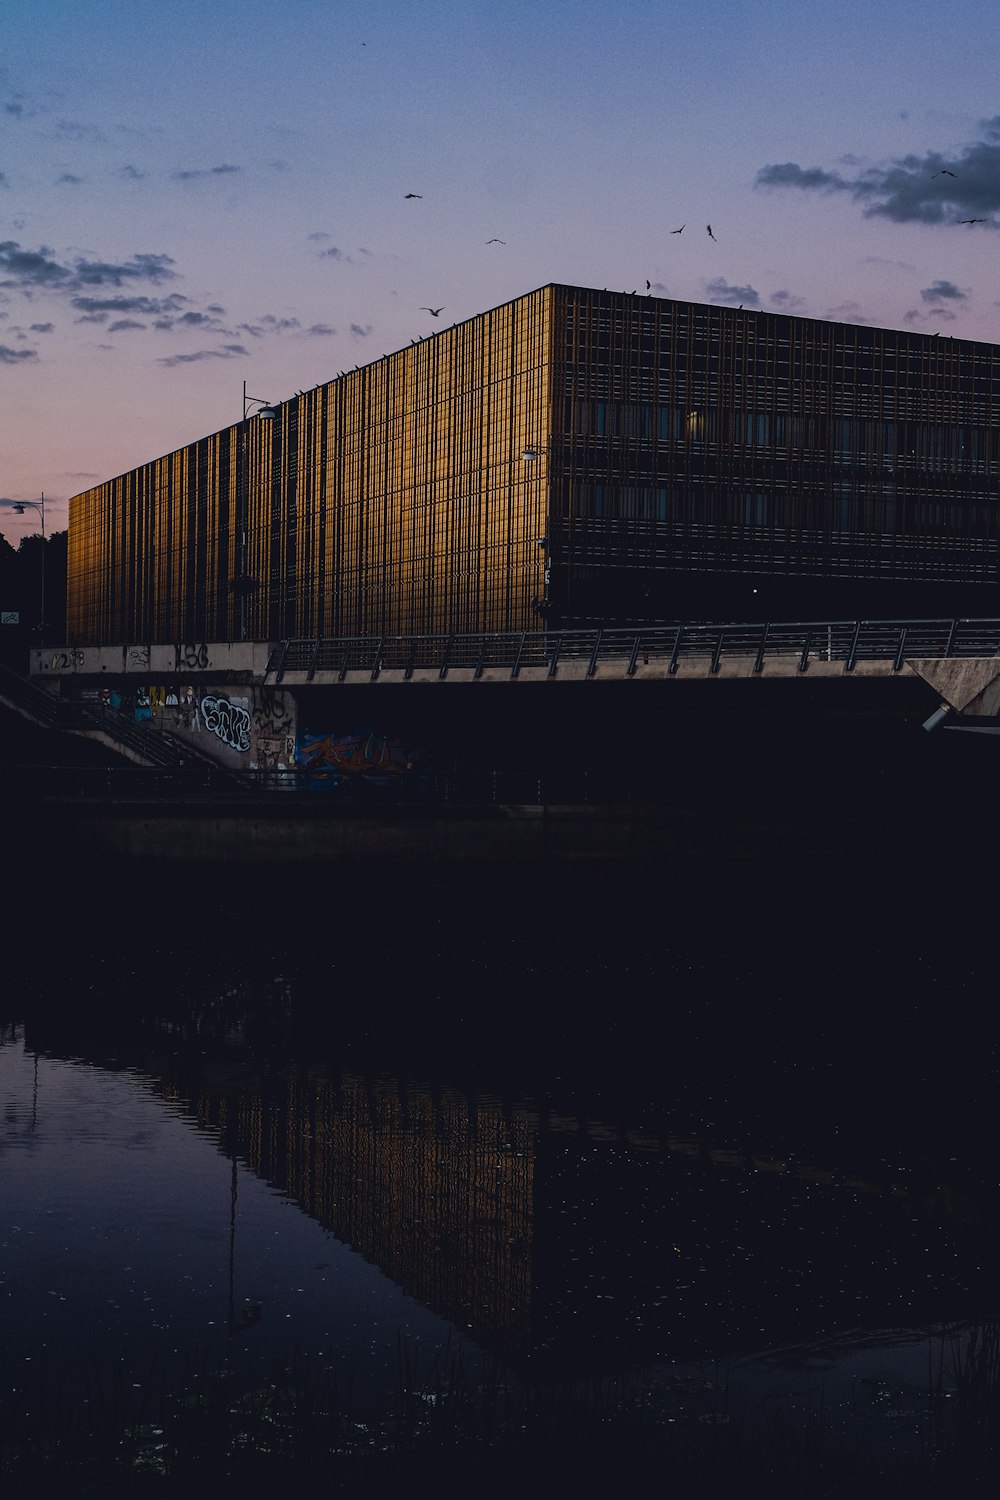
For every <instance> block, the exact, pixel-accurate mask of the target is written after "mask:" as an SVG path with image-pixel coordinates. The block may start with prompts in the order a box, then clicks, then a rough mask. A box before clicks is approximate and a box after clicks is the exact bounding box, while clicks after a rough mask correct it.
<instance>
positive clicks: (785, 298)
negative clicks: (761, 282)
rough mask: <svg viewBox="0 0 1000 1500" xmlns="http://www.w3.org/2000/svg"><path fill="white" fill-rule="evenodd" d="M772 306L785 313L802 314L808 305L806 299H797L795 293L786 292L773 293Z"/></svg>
mask: <svg viewBox="0 0 1000 1500" xmlns="http://www.w3.org/2000/svg"><path fill="white" fill-rule="evenodd" d="M771 304H772V306H773V307H776V308H777V309H778V310H779V312H783V313H795V312H800V311H801V310H802V308H803V307H805V305H806V304H805V298H804V297H796V296H795V295H794V293H793V292H786V291H780V292H772V293H771Z"/></svg>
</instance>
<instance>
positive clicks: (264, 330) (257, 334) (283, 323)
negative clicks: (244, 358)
mask: <svg viewBox="0 0 1000 1500" xmlns="http://www.w3.org/2000/svg"><path fill="white" fill-rule="evenodd" d="M301 327H302V324H301V323H300V322H299V320H298V318H276V317H275V316H274V314H273V313H265V314H264V316H263V317H262V318H258V319H257V321H256V323H241V324H240V326H239V331H240V333H248V334H249V335H250V337H251V338H254V339H260V338H264V337H265V335H266V334H269V333H294V332H295V331H296V330H297V329H299V328H301Z"/></svg>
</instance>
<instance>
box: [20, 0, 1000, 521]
mask: <svg viewBox="0 0 1000 1500" xmlns="http://www.w3.org/2000/svg"><path fill="white" fill-rule="evenodd" d="M0 12H2V20H3V46H2V49H0V497H3V498H7V499H28V500H34V501H38V500H39V499H40V497H41V496H42V495H43V494H44V497H45V511H46V527H47V530H48V531H49V532H51V531H54V530H58V529H61V528H62V527H64V526H65V525H66V501H67V499H68V498H69V496H71V495H74V494H77V493H79V492H80V491H81V490H84V489H87V488H88V487H89V486H91V485H92V484H96V483H98V482H99V481H101V480H103V479H108V478H111V477H112V476H114V475H116V474H120V473H122V472H124V471H125V470H127V469H130V468H133V467H135V466H136V465H137V464H140V463H143V462H145V461H146V460H148V459H151V458H155V457H157V456H159V455H160V454H162V453H166V452H170V451H171V450H173V449H175V448H178V447H181V446H182V445H184V444H186V443H188V442H191V441H193V440H194V439H196V438H198V437H201V436H203V435H205V434H206V433H210V432H215V431H217V430H218V429H219V428H221V427H224V426H226V425H228V424H229V423H231V422H235V421H238V420H239V419H240V416H241V415H242V397H243V383H244V381H245V382H246V385H247V390H248V392H249V394H250V395H252V396H255V397H258V398H260V399H262V400H267V401H280V400H284V399H287V398H289V397H291V396H294V395H295V393H296V392H297V391H299V390H308V389H309V388H310V387H311V386H314V385H316V384H319V383H320V382H323V381H326V380H330V379H332V378H333V377H334V376H335V375H336V374H337V372H338V371H339V370H345V369H352V368H353V367H354V366H355V365H364V364H367V363H369V362H370V361H372V360H376V359H379V358H380V357H381V356H382V355H383V354H386V353H389V352H391V351H392V350H394V349H398V348H401V347H403V346H406V345H408V344H409V342H410V340H411V339H413V338H416V337H417V336H418V335H424V336H427V335H428V334H432V333H433V332H434V331H435V330H437V329H440V328H442V327H445V326H448V325H449V324H451V323H453V322H460V321H462V320H463V319H465V318H468V317H472V316H474V315H475V314H477V313H479V312H482V311H485V310H486V309H487V308H490V307H495V306H497V305H498V304H500V303H503V302H506V301H508V300H509V299H510V298H512V297H517V296H520V295H521V294H522V293H524V292H528V291H531V290H533V289H534V288H535V287H538V286H542V285H545V284H546V283H548V282H566V283H570V284H575V285H581V286H594V287H608V288H610V289H613V290H620V291H631V290H632V289H633V288H636V289H639V290H644V288H645V283H646V281H649V282H650V283H651V287H652V290H653V292H654V294H656V295H660V296H668V297H677V298H681V299H685V300H690V301H696V302H716V303H725V304H729V305H737V304H739V303H742V304H743V305H744V306H745V307H759V308H761V309H764V310H774V311H781V312H791V313H797V314H801V315H803V316H808V317H816V318H827V319H832V320H834V321H839V322H858V323H867V324H873V325H876V326H882V327H888V328H901V329H907V328H910V329H915V330H918V331H921V332H927V333H934V332H939V333H941V334H942V335H953V336H956V337H963V338H973V339H980V340H984V341H987V342H1000V277H998V275H997V269H996V268H997V264H998V256H1000V237H998V233H997V232H998V230H1000V83H998V81H997V79H998V77H1000V70H998V67H997V63H998V60H1000V59H998V53H1000V28H998V26H997V14H996V7H995V4H994V3H993V0H950V3H949V4H948V6H947V7H944V8H942V7H941V6H940V4H939V3H937V0H935V3H934V4H931V3H930V0H908V3H907V4H906V6H905V7H904V6H901V5H900V4H899V0H840V3H839V4H838V5H837V6H830V5H829V4H827V3H819V0H748V3H744V0H699V3H698V4H697V5H692V4H691V3H690V0H687V3H684V4H680V3H676V0H618V3H616V4H608V3H607V0H604V3H597V0H420V3H417V0H280V3H276V0H238V3H237V0H127V3H126V0H2V5H0ZM408 195H416V196H408ZM967 219H973V220H977V221H980V222H975V223H972V224H968V223H962V222H960V221H962V220H967ZM708 225H711V226H712V234H713V236H714V238H710V237H709V235H708V232H707V226H708ZM681 226H683V232H682V233H675V232H674V231H676V230H678V229H679V228H680V227H681ZM431 307H433V308H440V309H441V311H440V312H439V313H438V315H437V317H435V316H433V315H432V314H431V313H430V312H428V311H427V310H426V309H427V308H431ZM38 527H39V516H38V513H37V512H35V511H32V510H29V511H28V512H26V514H25V515H23V516H18V515H16V514H15V513H14V511H13V510H11V509H10V507H2V506H0V532H2V533H3V534H4V535H6V537H7V538H8V540H10V541H12V542H13V543H14V544H15V545H16V544H17V542H18V540H19V539H20V537H21V536H23V535H25V534H26V533H31V532H34V531H37V530H38Z"/></svg>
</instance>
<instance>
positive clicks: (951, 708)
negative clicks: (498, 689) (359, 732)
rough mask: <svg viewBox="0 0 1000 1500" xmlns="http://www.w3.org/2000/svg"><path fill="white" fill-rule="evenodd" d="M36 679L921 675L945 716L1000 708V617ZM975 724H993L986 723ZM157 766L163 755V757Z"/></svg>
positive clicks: (451, 644)
mask: <svg viewBox="0 0 1000 1500" xmlns="http://www.w3.org/2000/svg"><path fill="white" fill-rule="evenodd" d="M30 670H31V675H32V677H33V678H34V679H35V680H36V681H37V682H39V683H40V684H45V685H47V686H51V687H56V686H57V685H58V686H60V687H62V686H64V685H66V684H72V683H73V681H74V680H76V681H79V682H88V683H90V684H93V683H94V682H104V683H113V682H115V681H116V680H122V681H125V682H128V681H129V680H130V679H131V680H133V681H135V680H141V681H167V680H178V679H183V680H186V681H199V680H201V681H212V682H214V683H217V684H221V685H244V686H254V685H256V686H259V687H263V688H274V689H295V688H303V687H325V688H349V687H358V686H365V687H371V686H374V685H378V686H380V687H389V686H395V687H397V688H398V687H402V686H404V685H409V684H420V683H423V684H429V683H437V684H443V683H450V684H452V685H458V684H499V683H506V684H511V683H521V684H524V683H542V682H544V683H547V684H555V683H566V682H576V683H580V682H585V683H598V682H602V683H607V682H612V681H618V682H621V681H660V682H664V683H670V682H685V681H687V682H690V681H696V680H717V681H733V680H737V679H743V680H754V679H756V680H765V679H767V680H772V681H773V680H775V679H785V680H795V679H798V680H805V679H806V678H808V680H809V681H810V682H816V681H817V680H818V681H823V682H834V681H840V682H845V681H851V680H858V679H863V678H883V679H885V678H899V677H912V675H914V674H915V675H916V676H917V677H918V678H920V679H921V680H922V681H923V682H924V683H926V685H927V687H928V688H929V689H930V690H931V691H932V692H933V693H934V694H936V696H937V698H938V699H939V709H938V710H937V711H936V712H935V713H934V714H932V715H931V719H930V720H928V726H927V727H936V725H937V724H938V723H940V722H943V720H944V719H945V717H949V718H951V721H952V722H951V724H950V725H949V727H959V725H958V722H957V721H958V718H959V717H960V718H961V719H962V720H963V721H964V724H963V725H962V727H969V725H970V724H971V721H972V720H980V721H985V720H988V719H992V718H995V717H996V716H997V715H998V714H1000V620H996V619H938V620H933V619H932V620H926V619H924V620H818V621H798V622H791V623H787V622H782V623H766V624H707V623H702V622H689V623H678V624H674V625H664V626H651V627H645V626H644V627H636V628H615V629H607V630H604V629H597V630H579V631H566V632H562V633H551V632H545V631H526V632H518V633H511V634H506V635H504V634H464V635H417V636H381V637H374V636H365V637H358V636H347V637H335V638H319V639H289V640H284V641H280V642H278V643H277V644H274V643H270V642H259V641H254V642H230V641H226V642H214V643H209V642H192V643H177V644H171V645H157V644H144V643H132V644H125V645H116V646H66V647H55V648H53V647H45V648H36V649H34V650H33V651H32V653H31V666H30ZM980 727H993V726H986V725H985V724H981V725H980ZM160 763H162V762H160Z"/></svg>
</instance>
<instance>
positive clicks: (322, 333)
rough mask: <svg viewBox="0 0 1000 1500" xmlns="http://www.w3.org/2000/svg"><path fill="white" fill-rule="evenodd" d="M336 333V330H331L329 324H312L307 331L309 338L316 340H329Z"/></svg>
mask: <svg viewBox="0 0 1000 1500" xmlns="http://www.w3.org/2000/svg"><path fill="white" fill-rule="evenodd" d="M336 332H337V330H336V328H331V327H330V325H329V323H312V324H310V326H309V327H308V328H307V329H306V333H307V334H308V336H309V337H310V338H314V339H325V338H329V337H330V335H331V334H334V333H336Z"/></svg>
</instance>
